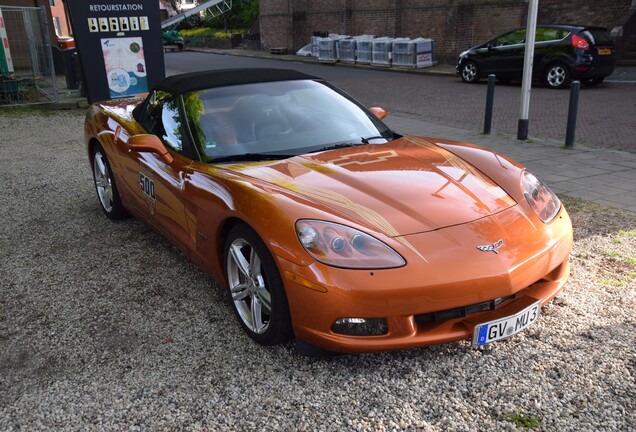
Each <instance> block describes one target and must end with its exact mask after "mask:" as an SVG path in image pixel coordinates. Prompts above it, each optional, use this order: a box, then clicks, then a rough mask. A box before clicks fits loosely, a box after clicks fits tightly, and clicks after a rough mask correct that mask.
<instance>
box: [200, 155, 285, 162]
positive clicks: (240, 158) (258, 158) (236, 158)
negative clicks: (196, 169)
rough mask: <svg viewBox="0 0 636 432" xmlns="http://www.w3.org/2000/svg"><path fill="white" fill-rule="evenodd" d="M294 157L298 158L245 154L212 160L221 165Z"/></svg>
mask: <svg viewBox="0 0 636 432" xmlns="http://www.w3.org/2000/svg"><path fill="white" fill-rule="evenodd" d="M294 156H296V155H289V154H277V153H245V154H236V155H229V156H221V157H218V158H214V159H212V161H211V162H212V163H219V162H257V161H265V160H280V159H287V158H290V157H294Z"/></svg>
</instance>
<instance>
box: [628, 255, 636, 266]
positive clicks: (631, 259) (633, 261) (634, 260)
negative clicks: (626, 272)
mask: <svg viewBox="0 0 636 432" xmlns="http://www.w3.org/2000/svg"><path fill="white" fill-rule="evenodd" d="M627 264H631V265H636V258H634V257H627Z"/></svg>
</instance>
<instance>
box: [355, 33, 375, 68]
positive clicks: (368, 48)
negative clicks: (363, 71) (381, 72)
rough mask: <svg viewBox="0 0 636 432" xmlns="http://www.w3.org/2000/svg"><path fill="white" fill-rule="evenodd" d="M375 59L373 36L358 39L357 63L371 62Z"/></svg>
mask: <svg viewBox="0 0 636 432" xmlns="http://www.w3.org/2000/svg"><path fill="white" fill-rule="evenodd" d="M372 60H373V38H364V39H358V42H357V44H356V63H360V64H369V63H371V61H372Z"/></svg>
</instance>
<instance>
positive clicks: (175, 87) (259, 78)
mask: <svg viewBox="0 0 636 432" xmlns="http://www.w3.org/2000/svg"><path fill="white" fill-rule="evenodd" d="M319 79H320V78H317V77H315V76H311V75H307V74H304V73H302V72H298V71H295V70H290V69H263V68H260V69H219V70H209V71H200V72H190V73H185V74H180V75H172V76H169V77H167V78H164V79H163V80H161V81H159V82H158V83H157V84H156V85H155V89H156V90H163V91H167V92H170V93H173V94H181V93H189V92H192V91H197V90H203V89H208V88H214V87H225V86H232V85H238V84H252V83H262V82H273V81H290V80H319Z"/></svg>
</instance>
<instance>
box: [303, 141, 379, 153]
mask: <svg viewBox="0 0 636 432" xmlns="http://www.w3.org/2000/svg"><path fill="white" fill-rule="evenodd" d="M362 144H367V143H364V142H359V143H344V144H334V145H330V146H327V147H322V148H319V149H316V150H312V151H311V152H310V153H317V152H321V151H327V150H336V149H340V148H346V147H355V146H359V145H362Z"/></svg>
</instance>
